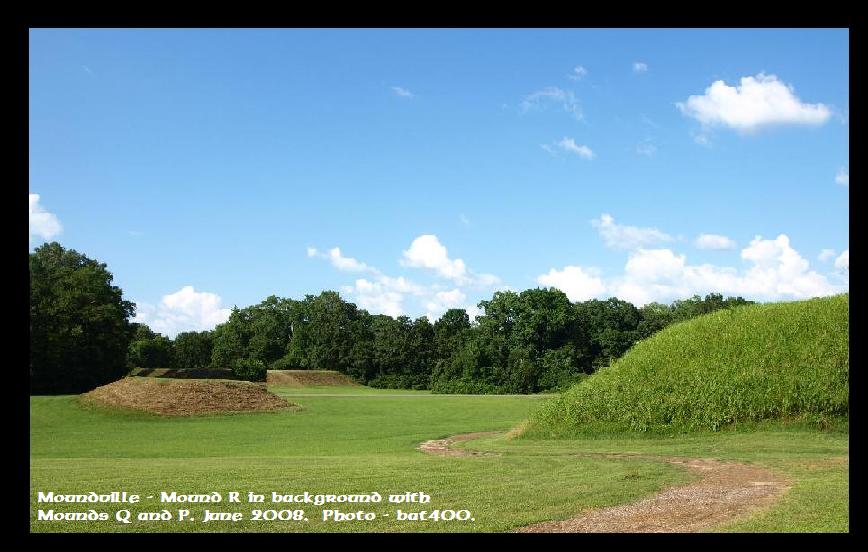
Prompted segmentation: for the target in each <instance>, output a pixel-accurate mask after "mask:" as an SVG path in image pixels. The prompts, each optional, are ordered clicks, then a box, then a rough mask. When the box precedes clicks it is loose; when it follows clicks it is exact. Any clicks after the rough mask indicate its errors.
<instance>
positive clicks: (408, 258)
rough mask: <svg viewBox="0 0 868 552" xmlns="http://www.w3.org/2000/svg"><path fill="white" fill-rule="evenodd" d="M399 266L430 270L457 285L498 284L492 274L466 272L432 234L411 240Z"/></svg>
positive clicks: (498, 280) (497, 280)
mask: <svg viewBox="0 0 868 552" xmlns="http://www.w3.org/2000/svg"><path fill="white" fill-rule="evenodd" d="M401 265H402V266H409V267H415V268H429V269H432V270H434V271H435V272H436V273H437V275H438V276H441V277H443V278H448V279H450V280H452V281H453V282H455V283H456V284H459V285H474V286H493V285H496V284H498V283H500V278H498V277H497V276H495V275H494V274H477V273H475V272H473V271H471V270H468V268H467V265H466V264H465V263H464V261H463V260H462V259H450V258H449V253H448V252H447V250H446V247H445V246H444V245H443V244H442V243H440V240H439V239H437V236H435V235H433V234H424V235H422V236H419V237H418V238H416V239H415V240H413V242H412V243H411V244H410V248H409V249H407V250H405V251H404V253H403V258H402V259H401Z"/></svg>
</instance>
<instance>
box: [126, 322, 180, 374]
mask: <svg viewBox="0 0 868 552" xmlns="http://www.w3.org/2000/svg"><path fill="white" fill-rule="evenodd" d="M133 326H135V331H134V333H133V340H132V341H130V347H129V355H128V357H127V359H128V363H129V366H130V367H131V368H170V367H172V366H174V365H175V362H174V358H175V353H174V344H173V342H172V341H170V340H169V338H168V337H166V336H164V335H161V334H158V333H154V332H152V331H151V329H150V328H148V326H147V325H146V324H140V323H133Z"/></svg>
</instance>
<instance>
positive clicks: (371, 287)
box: [352, 278, 404, 317]
mask: <svg viewBox="0 0 868 552" xmlns="http://www.w3.org/2000/svg"><path fill="white" fill-rule="evenodd" d="M352 293H353V295H354V296H355V298H356V300H357V302H358V304H359V307H361V308H363V309H365V310H367V311H369V312H371V313H375V314H385V315H388V316H393V317H394V316H401V315H402V314H404V305H403V301H404V294H403V293H401V292H400V291H399V290H398V289H396V288H395V287H393V286H392V285H390V284H389V283H384V282H371V281H368V280H366V279H365V278H360V279H358V280H356V282H355V287H354V288H352Z"/></svg>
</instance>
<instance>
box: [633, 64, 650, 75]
mask: <svg viewBox="0 0 868 552" xmlns="http://www.w3.org/2000/svg"><path fill="white" fill-rule="evenodd" d="M647 71H648V64H647V63H643V62H641V61H636V62H634V63H633V72H634V73H646V72H647Z"/></svg>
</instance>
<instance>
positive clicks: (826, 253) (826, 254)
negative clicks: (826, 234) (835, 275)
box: [817, 249, 835, 262]
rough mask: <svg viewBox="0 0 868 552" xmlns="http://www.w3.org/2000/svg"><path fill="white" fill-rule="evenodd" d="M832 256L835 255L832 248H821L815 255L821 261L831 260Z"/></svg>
mask: <svg viewBox="0 0 868 552" xmlns="http://www.w3.org/2000/svg"><path fill="white" fill-rule="evenodd" d="M834 257H835V250H834V249H823V250H822V251H820V254H819V255H817V259H819V260H820V261H823V262H826V261H828V260H831V259H833V258H834Z"/></svg>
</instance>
